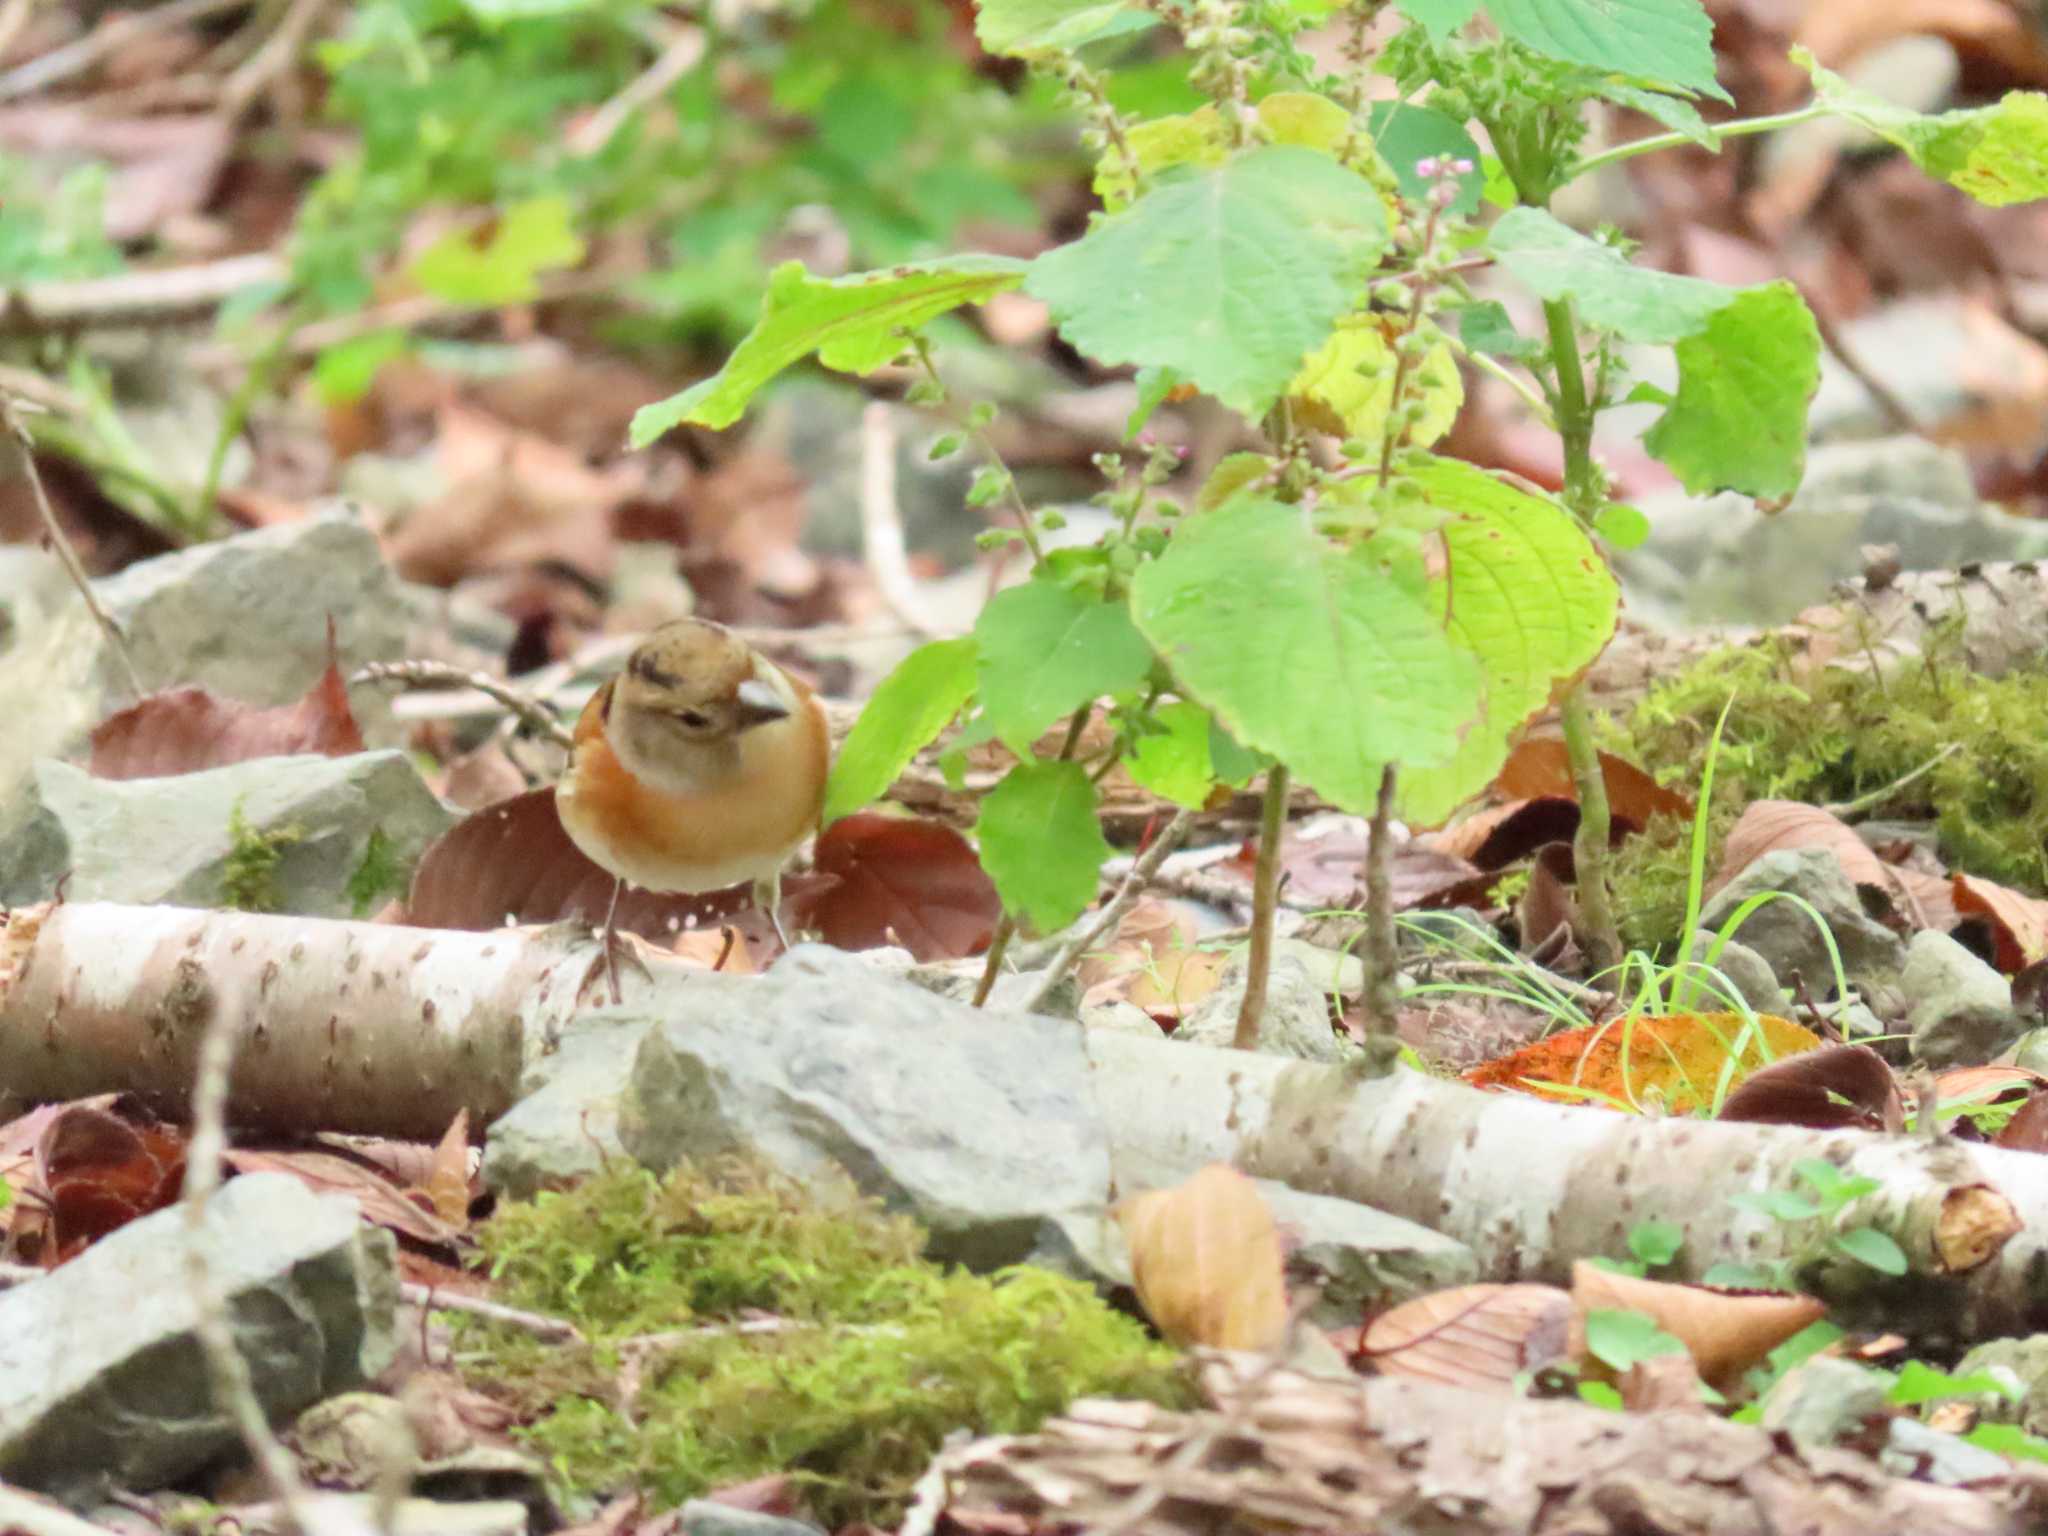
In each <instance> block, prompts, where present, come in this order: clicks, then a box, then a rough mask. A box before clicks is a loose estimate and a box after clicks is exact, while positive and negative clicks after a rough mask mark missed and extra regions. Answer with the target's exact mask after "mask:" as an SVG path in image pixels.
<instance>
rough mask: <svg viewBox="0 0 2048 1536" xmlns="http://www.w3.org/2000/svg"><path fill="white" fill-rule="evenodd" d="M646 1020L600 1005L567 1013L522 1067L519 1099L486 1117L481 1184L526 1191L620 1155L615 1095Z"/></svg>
mask: <svg viewBox="0 0 2048 1536" xmlns="http://www.w3.org/2000/svg"><path fill="white" fill-rule="evenodd" d="M647 1028H648V1026H647V1024H646V1023H645V1022H644V1021H638V1022H631V1021H624V1020H620V1019H616V1018H613V1017H611V1016H610V1015H609V1014H608V1013H603V1012H599V1013H592V1014H584V1015H582V1016H579V1017H578V1018H576V1019H574V1020H572V1021H571V1022H570V1024H569V1025H568V1027H567V1028H566V1029H564V1030H563V1032H562V1037H561V1039H560V1041H559V1042H558V1043H557V1044H556V1046H555V1049H554V1050H553V1051H552V1052H551V1053H549V1054H547V1055H544V1056H541V1057H538V1058H537V1059H535V1060H534V1061H532V1062H531V1063H530V1064H529V1066H528V1067H527V1071H526V1076H525V1078H524V1079H523V1080H522V1081H521V1083H520V1098H519V1102H518V1103H516V1104H514V1105H513V1106H512V1107H511V1108H510V1109H509V1110H507V1111H506V1112H505V1113H504V1114H502V1115H500V1116H499V1117H498V1118H497V1119H496V1120H494V1121H492V1122H491V1126H490V1134H489V1135H488V1136H487V1137H486V1138H485V1142H484V1164H483V1177H484V1185H485V1187H486V1188H488V1189H490V1190H491V1191H492V1192H493V1193H494V1194H497V1195H498V1196H500V1197H501V1198H506V1199H513V1200H526V1199H531V1198H532V1197H533V1196H534V1195H536V1194H538V1193H539V1192H540V1191H541V1190H544V1189H560V1188H562V1187H564V1186H566V1185H568V1184H571V1183H573V1182H575V1181H576V1180H577V1179H580V1178H583V1177H585V1176H587V1175H589V1174H592V1173H596V1172H597V1171H598V1170H599V1169H600V1168H602V1167H603V1166H604V1164H605V1163H606V1161H607V1160H610V1159H618V1158H623V1157H624V1156H625V1155H626V1151H625V1148H624V1147H623V1146H622V1145H621V1144H620V1142H619V1100H620V1098H621V1097H622V1096H623V1095H624V1094H625V1091H626V1083H627V1080H628V1079H629V1078H630V1077H631V1076H632V1072H633V1058H634V1055H635V1054H636V1053H637V1052H638V1050H639V1048H640V1040H641V1037H642V1036H644V1035H645V1034H646V1033H647Z"/></svg>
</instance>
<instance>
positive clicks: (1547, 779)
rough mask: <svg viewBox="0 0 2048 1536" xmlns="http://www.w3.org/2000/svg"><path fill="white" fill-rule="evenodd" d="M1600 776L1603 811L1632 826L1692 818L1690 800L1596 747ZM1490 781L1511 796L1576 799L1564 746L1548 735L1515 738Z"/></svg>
mask: <svg viewBox="0 0 2048 1536" xmlns="http://www.w3.org/2000/svg"><path fill="white" fill-rule="evenodd" d="M1600 778H1601V780H1602V781H1603V783H1604V784H1605V785H1606V788H1607V808H1608V810H1609V811H1611V812H1612V813H1613V815H1614V816H1615V817H1616V818H1617V819H1619V820H1622V821H1626V822H1628V823H1630V825H1631V826H1633V827H1634V828H1635V829H1636V830H1638V831H1640V830H1641V829H1642V828H1644V827H1646V826H1648V825H1649V823H1650V819H1651V818H1652V817H1653V816H1676V817H1678V818H1680V819H1681V820H1690V819H1691V817H1692V813H1693V803H1692V801H1690V800H1688V799H1687V798H1686V797H1685V796H1684V795H1681V794H1679V793H1678V792H1677V791H1676V790H1672V789H1666V788H1665V787H1664V786H1663V785H1661V784H1659V783H1658V782H1657V781H1656V780H1655V779H1653V778H1651V777H1650V776H1649V775H1648V774H1647V773H1645V772H1643V770H1642V769H1640V768H1638V767H1637V766H1636V765H1635V764H1634V763H1631V762H1629V761H1628V760H1626V759H1625V758H1619V757H1616V756H1614V755H1613V754H1612V753H1609V752H1602V753H1601V754H1600ZM1494 783H1495V784H1496V785H1497V786H1498V788H1499V790H1500V793H1501V794H1503V795H1505V796H1507V797H1508V798H1509V799H1511V800H1537V799H1544V798H1554V799H1560V800H1570V801H1572V802H1573V803H1574V804H1576V803H1577V802H1578V798H1579V786H1578V782H1577V781H1576V780H1575V779H1574V778H1573V777H1572V766H1571V760H1570V757H1569V756H1568V755H1567V753H1566V751H1565V745H1564V743H1563V742H1561V741H1559V740H1557V739H1556V738H1554V737H1549V736H1525V737H1523V738H1522V740H1521V741H1519V742H1517V743H1516V744H1515V749H1514V751H1512V752H1510V753H1509V754H1508V760H1507V762H1506V763H1504V764H1502V766H1501V770H1500V773H1499V774H1498V775H1497V776H1496V777H1495V779H1494Z"/></svg>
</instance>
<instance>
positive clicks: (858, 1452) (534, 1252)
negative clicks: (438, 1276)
mask: <svg viewBox="0 0 2048 1536" xmlns="http://www.w3.org/2000/svg"><path fill="white" fill-rule="evenodd" d="M482 1240H483V1244H484V1247H485V1250H486V1252H487V1253H488V1254H489V1255H490V1258H491V1263H492V1268H493V1271H494V1273H495V1274H496V1275H497V1277H498V1279H499V1282H500V1292H499V1294H500V1296H501V1299H503V1300H506V1301H508V1302H511V1303H513V1304H514V1305H518V1306H524V1307H531V1308H534V1309H537V1310H541V1311H546V1312H551V1313H555V1314H558V1315H562V1316H566V1317H569V1318H572V1319H573V1320H574V1321H575V1322H576V1324H577V1326H578V1327H579V1328H581V1329H582V1330H584V1332H585V1334H586V1336H587V1337H588V1338H589V1339H590V1341H591V1342H590V1344H589V1345H588V1346H587V1347H583V1348H563V1347H551V1346H546V1345H542V1344H540V1343H539V1342H537V1341H535V1340H533V1339H531V1338H528V1337H525V1336H524V1335H520V1334H514V1333H510V1332H506V1331H503V1330H499V1329H497V1328H495V1327H493V1326H492V1325H489V1324H484V1323H479V1322H476V1321H474V1320H465V1321H464V1322H463V1323H462V1324H461V1326H462V1331H463V1333H464V1335H465V1337H466V1338H467V1339H468V1340H469V1341H471V1342H472V1343H478V1344H481V1345H482V1346H483V1352H482V1358H481V1362H480V1363H479V1364H475V1365H472V1366H471V1367H470V1371H469V1374H470V1377H471V1379H472V1381H475V1382H476V1383H477V1384H479V1385H483V1386H485V1387H487V1388H488V1389H489V1390H491V1391H492V1392H493V1393H494V1394H496V1395H497V1396H499V1397H501V1398H502V1399H504V1400H506V1401H508V1402H509V1403H511V1404H512V1405H513V1406H514V1407H515V1408H516V1409H517V1410H518V1411H519V1412H520V1413H521V1415H522V1417H523V1419H524V1420H525V1428H524V1430H523V1431H522V1433H523V1435H524V1437H525V1438H526V1439H527V1440H528V1441H529V1443H531V1444H532V1445H533V1447H534V1448H535V1449H536V1450H538V1451H539V1452H541V1453H542V1454H543V1455H545V1456H546V1457H547V1458H548V1461H549V1463H550V1465H551V1466H552V1467H553V1468H554V1470H555V1472H556V1474H557V1475H558V1476H559V1477H560V1479H561V1480H562V1482H563V1483H564V1484H565V1485H566V1487H567V1488H569V1489H571V1490H574V1491H577V1492H583V1493H592V1494H602V1493H606V1492H609V1491H611V1490H614V1489H618V1488H622V1487H627V1486H631V1487H635V1488H638V1489H641V1490H643V1491H644V1492H646V1493H647V1494H649V1495H650V1496H651V1497H653V1498H655V1499H657V1500H659V1502H660V1503H661V1504H663V1505H673V1504H676V1503H680V1502H681V1501H682V1500H684V1499H687V1498H691V1497H694V1496H696V1495H698V1494H701V1493H703V1492H705V1491H707V1490H709V1489H711V1488H714V1487H717V1486H719V1485H721V1484H724V1483H730V1482H735V1481H740V1480H744V1479H746V1478H750V1477H757V1476H761V1475H763V1474H766V1473H770V1472H789V1473H793V1474H795V1475H796V1476H797V1477H798V1478H799V1479H800V1480H801V1481H802V1482H803V1483H804V1484H805V1485H807V1490H808V1492H809V1495H810V1500H811V1504H812V1507H813V1510H814V1512H815V1513H816V1514H817V1515H819V1517H820V1518H822V1519H823V1520H824V1521H825V1522H826V1524H827V1525H828V1527H837V1526H839V1525H841V1524H843V1523H846V1522H848V1521H856V1520H859V1521H867V1522H870V1523H875V1524H887V1523H890V1522H892V1521H893V1520H894V1519H895V1518H896V1517H897V1516H898V1515H900V1513H901V1511H902V1507H903V1501H904V1499H905V1497H906V1496H907V1494H908V1491H909V1488H910V1485H911V1484H912V1482H914V1481H915V1479H916V1478H917V1477H918V1476H919V1475H920V1474H921V1473H922V1472H923V1471H924V1469H925V1467H926V1466H927V1465H928V1464H929V1462H930V1460H931V1458H932V1456H933V1454H934V1453H935V1452H936V1451H937V1449H938V1447H939V1445H940V1442H941V1441H942V1440H943V1439H944V1437H945V1436H946V1435H947V1434H948V1433H950V1432H952V1431H953V1430H956V1429H961V1428H965V1429H968V1430H970V1431H973V1432H974V1433H977V1434H996V1433H1016V1432H1023V1431H1028V1430H1030V1429H1032V1428H1034V1427H1036V1426H1037V1425H1038V1424H1039V1423H1040V1422H1042V1421H1043V1420H1044V1419H1045V1418H1046V1417H1048V1416H1049V1415H1051V1414H1054V1413H1057V1412H1059V1411H1060V1410H1061V1409H1063V1408H1064V1407H1065V1406H1066V1405H1067V1404H1068V1403H1069V1402H1071V1401H1072V1400H1074V1399H1075V1398H1078V1397H1085V1396H1090V1395H1102V1394H1111V1395H1118V1396H1127V1397H1143V1398H1147V1399H1151V1400H1153V1401H1159V1402H1165V1403H1172V1404H1177V1405H1184V1404H1186V1403H1187V1402H1188V1401H1189V1394H1188V1388H1187V1386H1186V1383H1185V1379H1184V1377H1183V1375H1182V1373H1181V1371H1180V1370H1179V1367H1178V1356H1177V1355H1176V1354H1175V1352H1174V1351H1172V1350H1171V1349H1169V1348H1167V1347H1166V1346H1164V1345H1161V1344H1158V1343H1156V1342H1153V1341H1152V1340H1151V1339H1150V1338H1149V1337H1148V1336H1147V1335H1146V1333H1145V1331H1144V1330H1143V1329H1142V1328H1141V1327H1140V1326H1139V1325H1138V1324H1137V1323H1135V1322H1134V1321H1132V1320H1131V1319H1129V1318H1127V1317H1124V1316H1122V1315H1121V1314H1119V1313H1116V1312H1114V1311H1112V1310H1111V1309H1109V1308H1108V1307H1107V1306H1105V1305H1104V1304H1103V1303H1102V1302H1101V1301H1100V1300H1099V1299H1098V1298H1097V1297H1096V1296H1095V1294H1094V1292H1093V1291H1091V1290H1090V1289H1089V1288H1088V1287H1087V1286H1085V1285H1082V1284H1079V1283H1078V1282H1075V1281H1072V1280H1068V1279H1066V1278H1064V1277H1061V1276H1058V1275H1054V1274H1051V1273H1049V1272H1047V1271H1044V1270H1038V1269H1033V1268H1030V1267H1024V1266H1020V1267H1017V1268H1014V1269H1010V1270H1006V1271H1003V1272H1002V1273H1000V1274H997V1275H993V1276H980V1275H973V1274H968V1273H966V1272H964V1271H961V1270H956V1269H945V1268H942V1267H940V1266H938V1265H935V1264H931V1263H928V1262H926V1261H925V1260H924V1259H923V1258H922V1257H921V1252H922V1249H923V1246H924V1238H923V1234H922V1233H921V1232H920V1231H919V1230H918V1228H917V1227H916V1225H915V1224H914V1223H912V1222H910V1221H908V1220H907V1219H904V1218H901V1217H892V1216H888V1215H885V1214H883V1213H882V1212H881V1211H880V1210H879V1209H878V1208H876V1207H875V1206H874V1205H872V1204H871V1203H868V1202H864V1201H862V1200H860V1199H858V1198H857V1197H856V1196H855V1195H854V1194H853V1192H852V1190H851V1188H850V1186H845V1185H841V1186H839V1187H837V1188H831V1187H828V1188H826V1189H825V1190H824V1192H823V1194H822V1196H821V1195H820V1194H819V1193H818V1192H817V1184H816V1181H814V1183H813V1185H812V1186H810V1187H805V1186H799V1185H797V1184H795V1183H794V1182H792V1181H790V1180H787V1179H784V1178H781V1177H779V1176H775V1175H770V1174H764V1173H762V1172H760V1171H758V1170H749V1169H744V1168H739V1167H725V1168H721V1169H720V1170H718V1171H717V1172H715V1173H708V1174H707V1173H702V1172H697V1171H692V1170H689V1169H683V1170H679V1171H678V1172H677V1173H675V1174H674V1175H672V1176H671V1177H670V1178H669V1179H667V1180H666V1181H658V1180H656V1179H655V1178H654V1177H653V1176H652V1175H650V1174H647V1173H645V1172H644V1171H640V1170H637V1169H636V1170H621V1171H614V1172H611V1173H607V1174H604V1175H602V1176H600V1177H598V1178H595V1179H592V1180H590V1181H589V1182H587V1183H585V1184H584V1185H582V1186H580V1187H579V1188H577V1189H575V1190H573V1191H569V1192H567V1193H560V1194H550V1195H543V1196H541V1197H540V1198H539V1199H538V1200H536V1201H534V1202H533V1203H531V1204H522V1205H512V1206H508V1207H506V1208H505V1209H503V1210H502V1211H500V1213H499V1214H498V1215H497V1216H496V1217H494V1218H493V1219H492V1221H491V1222H490V1223H489V1224H488V1226H487V1227H486V1228H485V1230H484V1232H483V1234H482ZM764 1313H765V1314H770V1315H772V1316H773V1317H774V1318H775V1319H777V1320H778V1327H777V1328H776V1329H775V1330H773V1331H769V1332H763V1333H753V1334H742V1333H736V1332H734V1331H732V1330H731V1328H730V1327H729V1326H726V1325H729V1324H731V1323H733V1322H736V1321H739V1320H741V1319H743V1318H745V1317H749V1316H758V1315H761V1314H764ZM656 1335H660V1336H661V1337H660V1338H658V1339H655V1340H654V1342H651V1343H650V1342H647V1341H648V1340H650V1339H651V1338H653V1337H654V1336H656ZM629 1380H630V1381H632V1382H634V1383H635V1385H634V1386H633V1387H632V1388H630V1390H631V1392H632V1397H631V1400H630V1402H629V1401H627V1400H626V1398H625V1396H624V1395H623V1394H624V1393H625V1392H626V1391H627V1390H629V1389H628V1388H627V1387H625V1386H624V1385H623V1383H625V1382H627V1381H629Z"/></svg>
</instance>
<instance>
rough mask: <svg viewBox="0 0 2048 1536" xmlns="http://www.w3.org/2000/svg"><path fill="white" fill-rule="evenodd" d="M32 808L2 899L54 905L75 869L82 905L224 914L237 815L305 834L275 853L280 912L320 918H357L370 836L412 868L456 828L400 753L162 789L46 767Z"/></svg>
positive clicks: (165, 783)
mask: <svg viewBox="0 0 2048 1536" xmlns="http://www.w3.org/2000/svg"><path fill="white" fill-rule="evenodd" d="M27 803H28V805H29V807H30V814H29V815H28V816H27V817H25V818H24V820H23V823H22V825H21V827H20V829H19V831H18V832H17V834H16V835H15V837H14V838H13V839H11V840H0V900H4V901H8V902H30V901H42V900H45V899H47V898H48V897H50V896H51V895H53V894H54V893H55V891H56V888H57V882H58V881H59V880H60V879H62V878H63V877H64V876H65V874H66V873H67V872H68V873H69V875H70V879H69V881H68V882H67V883H66V885H65V887H64V889H65V894H66V895H67V896H69V897H71V898H72V899H74V900H79V901H126V902H136V903H141V904H149V903H156V902H167V903H171V904H174V905H184V906H196V907H210V906H216V905H218V904H219V903H220V901H221V895H222V891H221V881H222V877H223V875H224V873H225V872H226V869H227V864H228V859H229V856H230V854H231V852H232V851H233V848H234V837H233V836H232V834H231V833H230V831H229V827H230V824H231V823H232V821H233V820H234V818H235V815H236V812H237V809H238V808H239V810H240V814H241V818H242V820H243V822H244V823H245V824H246V825H247V826H248V827H249V828H250V829H251V830H252V831H253V832H255V833H257V834H279V833H285V832H293V831H295V832H296V833H297V836H296V838H294V839H293V840H292V841H291V842H289V843H288V844H285V845H281V846H280V854H279V858H278V862H277V865H276V868H275V871H274V874H275V883H274V891H275V895H276V900H277V909H278V910H279V911H284V912H296V913H301V914H304V915H306V916H315V917H349V916H353V915H355V913H354V905H353V903H352V901H351V900H350V897H349V894H348V883H349V879H350V877H351V876H352V875H354V873H355V872H356V870H357V868H358V867H359V866H360V865H361V864H362V861H363V855H364V853H365V851H366V850H367V849H368V847H369V844H370V838H371V835H372V834H373V833H382V834H383V837H384V841H385V844H386V847H387V849H388V851H389V853H390V854H391V856H392V857H393V858H394V859H395V860H397V861H398V867H399V868H400V869H403V868H405V867H407V866H408V865H409V864H410V863H411V861H412V860H414V859H416V858H418V857H419V854H420V852H421V850H422V849H424V848H425V847H426V845H427V844H428V843H429V842H431V841H432V840H433V839H434V838H435V837H437V836H439V835H440V834H441V833H442V832H443V831H445V830H447V828H449V827H450V826H452V825H454V823H455V819H456V818H455V816H454V814H453V813H452V812H450V811H449V810H448V809H447V808H446V807H445V806H443V805H442V804H441V802H440V801H439V800H438V799H436V798H435V797H434V794H433V792H432V791H430V790H429V789H428V788H427V786H426V784H425V783H424V782H423V781H422V780H421V779H420V776H419V770H418V769H416V768H415V767H413V765H412V761H411V759H410V758H408V757H407V756H406V755H405V754H404V753H403V752H393V751H384V752H360V753H356V754H355V755H353V756H350V757H268V758H260V759H257V760H255V761H253V762H247V763H234V764H231V765H229V766H228V767H225V768H209V769H206V770H204V771H202V772H199V773H187V774H180V775H178V776H177V777H175V778H166V779H120V780H115V779H96V778H94V777H93V776H92V775H91V774H89V773H86V772H85V771H84V770H83V769H79V768H73V767H71V766H70V765H69V764H67V763H60V762H42V763H38V764H37V765H36V767H35V777H34V781H33V786H32V791H31V793H30V795H29V797H28V800H27Z"/></svg>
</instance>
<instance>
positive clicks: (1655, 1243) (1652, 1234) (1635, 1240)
mask: <svg viewBox="0 0 2048 1536" xmlns="http://www.w3.org/2000/svg"><path fill="white" fill-rule="evenodd" d="M1684 1246H1685V1228H1683V1227H1681V1226H1680V1225H1679V1224H1678V1223H1677V1222H1675V1221H1639V1222H1637V1223H1636V1224H1635V1225H1634V1226H1633V1227H1630V1228H1629V1232H1628V1251H1629V1252H1630V1253H1632V1254H1634V1255H1635V1256H1636V1257H1637V1258H1639V1259H1641V1260H1642V1261H1643V1262H1644V1263H1645V1264H1648V1265H1650V1266H1652V1267H1659V1266H1662V1265H1665V1264H1669V1263H1670V1262H1671V1261H1672V1260H1673V1259H1675V1258H1677V1257H1678V1250H1679V1249H1680V1248H1682V1247H1684Z"/></svg>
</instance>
